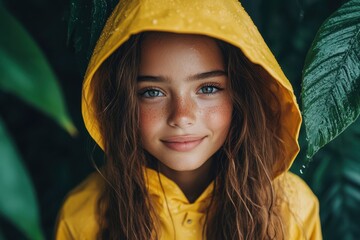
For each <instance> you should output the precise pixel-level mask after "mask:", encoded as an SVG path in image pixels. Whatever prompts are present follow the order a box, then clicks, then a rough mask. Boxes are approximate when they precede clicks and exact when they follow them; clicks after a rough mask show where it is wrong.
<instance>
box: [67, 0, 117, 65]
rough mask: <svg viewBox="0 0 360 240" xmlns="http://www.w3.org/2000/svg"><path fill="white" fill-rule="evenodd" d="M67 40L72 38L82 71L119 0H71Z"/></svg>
mask: <svg viewBox="0 0 360 240" xmlns="http://www.w3.org/2000/svg"><path fill="white" fill-rule="evenodd" d="M70 2H71V5H70V16H69V24H68V41H70V39H71V38H72V39H73V42H74V47H75V50H76V51H77V53H78V54H79V57H80V63H81V68H82V71H85V68H86V66H87V64H88V61H89V60H90V56H91V54H92V51H93V49H94V47H95V43H96V41H97V39H98V38H99V36H100V33H101V30H102V29H103V27H104V25H105V22H106V19H107V18H108V17H109V15H110V13H111V12H112V10H113V9H114V7H115V6H116V4H117V3H118V2H119V0H92V1H89V0H71V1H70Z"/></svg>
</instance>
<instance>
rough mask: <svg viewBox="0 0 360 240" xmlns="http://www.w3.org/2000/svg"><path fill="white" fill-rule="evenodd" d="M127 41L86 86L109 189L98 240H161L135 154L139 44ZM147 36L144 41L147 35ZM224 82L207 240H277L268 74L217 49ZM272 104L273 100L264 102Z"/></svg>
mask: <svg viewBox="0 0 360 240" xmlns="http://www.w3.org/2000/svg"><path fill="white" fill-rule="evenodd" d="M143 34H144V33H142V34H138V35H135V36H132V37H131V38H130V39H129V40H128V41H126V42H125V43H124V44H122V46H121V47H120V48H119V49H118V50H117V51H116V52H115V53H113V54H112V55H111V56H110V57H109V58H108V59H107V60H106V61H105V62H104V63H103V64H102V66H101V67H100V69H99V71H98V72H97V74H96V75H95V77H94V79H93V80H92V82H91V88H92V89H93V90H94V97H93V101H92V103H91V104H93V105H94V106H95V111H96V116H97V119H96V121H98V125H99V126H100V132H101V135H102V139H103V143H104V152H105V159H106V160H105V161H106V162H105V164H104V166H103V167H102V168H101V169H102V175H103V176H104V178H105V181H106V182H107V184H106V187H105V189H104V191H103V193H102V195H101V197H100V199H99V204H98V209H99V224H100V230H99V234H98V238H100V239H151V238H155V239H157V238H159V236H160V235H161V229H159V225H158V220H157V214H156V213H155V212H154V210H153V207H152V203H151V201H150V199H149V196H148V192H147V189H146V185H145V179H144V174H143V168H144V166H148V165H149V158H148V157H146V156H145V153H144V151H143V149H142V147H141V141H140V134H139V129H138V121H139V119H138V106H137V94H136V92H137V91H136V82H137V72H138V66H139V61H140V46H141V39H142V36H143ZM145 34H146V33H145ZM216 41H217V42H218V43H219V47H220V49H221V50H222V53H223V56H224V61H225V64H226V66H227V71H228V76H229V79H230V87H231V94H232V100H233V109H234V110H233V119H232V124H231V129H230V131H229V134H228V137H227V139H226V141H225V143H224V145H223V147H222V148H221V149H220V150H219V151H218V153H217V154H215V156H217V157H218V159H217V160H216V161H214V162H215V163H216V164H217V168H216V169H217V177H216V180H215V188H214V194H213V201H212V204H211V206H210V209H209V211H208V213H209V216H208V217H207V223H206V226H205V227H206V228H205V231H204V232H206V237H207V239H283V238H284V230H283V227H282V222H281V216H280V213H279V208H278V205H277V199H278V197H277V194H276V193H275V191H274V186H273V181H272V180H273V178H274V177H275V176H274V172H275V169H273V168H274V166H275V162H276V161H279V160H280V161H281V159H283V157H284V146H283V143H282V141H281V139H280V137H279V135H280V134H279V126H280V124H279V121H280V104H279V102H278V100H277V98H276V96H275V95H274V93H273V91H271V90H270V89H276V88H277V87H278V86H276V84H275V83H270V82H272V81H266V77H267V74H266V72H265V71H264V70H263V69H262V68H260V67H258V66H256V65H255V64H253V63H251V62H250V61H249V60H248V59H247V58H246V57H245V56H244V55H243V54H242V52H241V51H240V50H239V49H238V48H236V47H234V46H232V45H230V44H227V43H224V42H222V41H218V40H216ZM270 99H272V100H270Z"/></svg>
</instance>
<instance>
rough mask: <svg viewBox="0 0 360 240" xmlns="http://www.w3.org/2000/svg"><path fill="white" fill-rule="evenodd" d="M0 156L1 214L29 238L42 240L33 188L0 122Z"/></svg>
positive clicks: (0, 121)
mask: <svg viewBox="0 0 360 240" xmlns="http://www.w3.org/2000/svg"><path fill="white" fill-rule="evenodd" d="M0 156H1V158H0V189H1V194H0V214H1V215H3V216H5V217H6V218H7V219H8V220H9V221H10V222H12V223H13V224H14V225H15V226H17V227H18V228H19V229H20V230H21V231H22V232H23V233H24V234H25V235H26V236H27V237H28V238H29V239H39V240H40V239H44V237H43V236H44V235H43V233H42V230H41V227H40V220H39V210H38V206H37V202H36V198H35V191H34V188H33V186H32V184H31V181H30V178H29V175H28V173H27V172H26V169H25V168H24V166H23V165H22V162H21V158H20V156H19V154H18V152H17V150H16V149H15V146H14V144H13V142H12V139H11V137H10V135H9V134H8V133H7V131H6V129H5V126H4V124H3V122H2V120H1V119H0Z"/></svg>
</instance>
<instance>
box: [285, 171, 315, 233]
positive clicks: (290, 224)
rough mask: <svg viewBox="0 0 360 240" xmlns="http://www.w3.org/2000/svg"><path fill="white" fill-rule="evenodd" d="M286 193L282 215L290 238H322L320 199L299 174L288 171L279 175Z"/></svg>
mask: <svg viewBox="0 0 360 240" xmlns="http://www.w3.org/2000/svg"><path fill="white" fill-rule="evenodd" d="M279 180H280V181H281V183H282V184H281V185H282V186H283V187H282V189H281V191H283V193H284V199H285V201H284V203H283V205H282V215H283V217H284V224H285V225H286V229H288V230H287V231H288V235H289V237H288V239H296V240H297V239H299V240H300V239H306V240H321V239H322V234H321V225H320V217H319V201H318V199H317V197H316V196H315V194H314V193H313V192H312V191H311V189H310V188H309V186H308V185H307V184H306V183H305V182H304V181H303V180H302V179H301V178H300V177H298V176H297V175H295V174H293V173H290V172H287V173H285V174H283V176H280V177H279Z"/></svg>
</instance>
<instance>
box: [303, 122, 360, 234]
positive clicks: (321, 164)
mask: <svg viewBox="0 0 360 240" xmlns="http://www.w3.org/2000/svg"><path fill="white" fill-rule="evenodd" d="M359 144H360V119H358V120H357V121H356V122H355V123H354V124H352V125H351V126H350V127H349V128H347V129H346V130H345V132H344V133H343V134H341V135H340V136H339V137H337V138H336V139H335V140H334V141H332V142H330V143H329V144H328V145H326V146H325V147H324V148H323V149H321V150H320V151H319V152H318V154H316V155H315V156H314V159H313V162H312V165H311V168H308V171H307V172H306V174H305V175H303V177H305V179H306V180H307V182H308V183H309V185H310V186H311V188H312V189H313V190H314V192H315V194H316V195H317V197H318V198H319V201H320V218H321V225H322V230H323V237H324V239H329V240H332V239H334V240H335V239H349V240H352V239H353V240H356V239H358V238H359V236H360V228H359V222H360V208H359V206H360V151H359ZM324 172H325V173H326V174H324Z"/></svg>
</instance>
